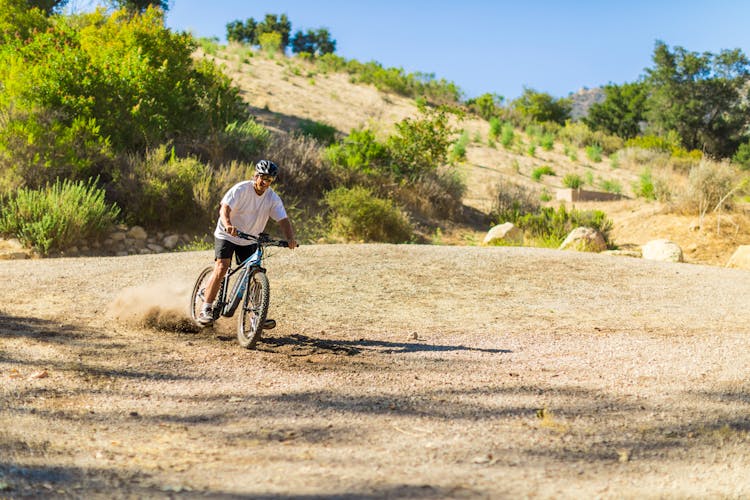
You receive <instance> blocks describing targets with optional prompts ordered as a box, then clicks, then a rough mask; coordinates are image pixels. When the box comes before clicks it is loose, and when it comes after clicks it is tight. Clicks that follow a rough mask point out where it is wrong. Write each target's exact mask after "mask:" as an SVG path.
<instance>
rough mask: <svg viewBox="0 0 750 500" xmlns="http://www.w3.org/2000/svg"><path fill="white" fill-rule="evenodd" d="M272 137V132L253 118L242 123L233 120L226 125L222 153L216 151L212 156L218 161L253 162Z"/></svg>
mask: <svg viewBox="0 0 750 500" xmlns="http://www.w3.org/2000/svg"><path fill="white" fill-rule="evenodd" d="M270 139H271V133H270V132H269V131H268V129H267V128H265V127H264V126H263V125H261V124H259V123H258V122H256V121H255V120H253V119H249V120H247V121H244V122H242V123H238V122H236V121H235V122H232V123H229V124H227V125H226V126H225V127H224V133H223V135H222V137H221V140H220V147H222V148H223V151H222V152H221V153H219V152H218V151H217V152H214V153H213V155H212V158H214V161H216V163H224V162H227V161H232V160H239V161H245V162H251V161H253V159H255V158H256V157H257V155H258V153H259V152H260V151H262V150H263V149H264V148H265V147H266V146H267V145H268V142H269V141H270Z"/></svg>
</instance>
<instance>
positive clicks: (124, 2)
mask: <svg viewBox="0 0 750 500" xmlns="http://www.w3.org/2000/svg"><path fill="white" fill-rule="evenodd" d="M110 2H111V4H112V6H113V7H114V8H116V9H125V10H127V11H128V12H133V13H135V12H137V13H143V12H146V9H148V8H149V7H158V8H159V9H161V10H162V11H164V12H167V11H168V10H169V0H110Z"/></svg>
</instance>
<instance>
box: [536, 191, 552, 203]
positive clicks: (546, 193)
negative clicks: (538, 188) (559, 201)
mask: <svg viewBox="0 0 750 500" xmlns="http://www.w3.org/2000/svg"><path fill="white" fill-rule="evenodd" d="M551 199H552V195H551V194H550V192H549V189H547V188H544V189H542V194H540V195H539V201H541V202H548V201H550V200H551Z"/></svg>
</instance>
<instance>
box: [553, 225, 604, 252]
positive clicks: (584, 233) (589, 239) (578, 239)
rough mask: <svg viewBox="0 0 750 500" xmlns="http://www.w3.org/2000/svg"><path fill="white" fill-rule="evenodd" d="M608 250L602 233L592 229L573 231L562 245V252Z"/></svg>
mask: <svg viewBox="0 0 750 500" xmlns="http://www.w3.org/2000/svg"><path fill="white" fill-rule="evenodd" d="M606 249H607V242H606V241H604V236H603V235H602V233H600V232H599V231H597V230H596V229H592V228H590V227H577V228H575V229H573V230H572V231H571V232H570V234H568V236H567V237H566V238H565V241H563V242H562V244H561V245H560V250H577V251H579V252H602V251H604V250H606Z"/></svg>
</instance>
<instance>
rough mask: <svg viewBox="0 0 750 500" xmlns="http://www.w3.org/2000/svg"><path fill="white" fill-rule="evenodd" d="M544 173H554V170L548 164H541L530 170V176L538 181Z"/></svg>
mask: <svg viewBox="0 0 750 500" xmlns="http://www.w3.org/2000/svg"><path fill="white" fill-rule="evenodd" d="M544 175H555V171H554V170H552V167H550V166H549V165H542V166H541V167H538V168H535V169H534V171H533V172H531V178H532V179H534V180H535V181H537V182H539V181H540V180H541V179H542V176H544Z"/></svg>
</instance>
